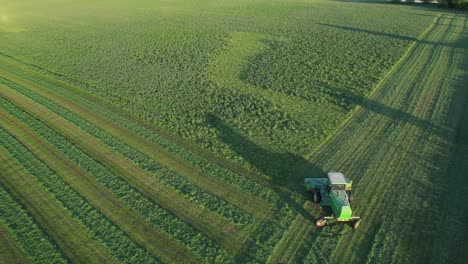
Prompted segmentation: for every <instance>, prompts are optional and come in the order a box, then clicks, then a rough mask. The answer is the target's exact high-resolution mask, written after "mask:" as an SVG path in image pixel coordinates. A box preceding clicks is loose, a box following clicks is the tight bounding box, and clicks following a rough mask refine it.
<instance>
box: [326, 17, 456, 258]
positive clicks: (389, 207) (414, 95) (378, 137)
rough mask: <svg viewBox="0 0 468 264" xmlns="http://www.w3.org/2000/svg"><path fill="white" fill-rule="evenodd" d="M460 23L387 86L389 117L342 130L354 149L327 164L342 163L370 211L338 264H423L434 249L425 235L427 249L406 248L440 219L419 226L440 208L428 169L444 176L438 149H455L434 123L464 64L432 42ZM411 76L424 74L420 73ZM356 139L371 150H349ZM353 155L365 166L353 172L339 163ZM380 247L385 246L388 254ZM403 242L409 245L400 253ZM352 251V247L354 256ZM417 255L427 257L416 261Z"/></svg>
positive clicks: (440, 30)
mask: <svg viewBox="0 0 468 264" xmlns="http://www.w3.org/2000/svg"><path fill="white" fill-rule="evenodd" d="M455 22H456V19H452V18H445V19H442V20H441V22H440V24H439V25H438V26H437V31H436V32H434V33H433V34H430V35H428V36H427V38H425V40H426V41H427V42H428V43H425V42H422V43H419V44H418V45H417V47H416V49H415V51H414V53H415V54H418V55H419V56H420V57H419V58H418V59H417V60H411V58H410V60H409V61H408V62H407V63H405V67H402V68H401V69H400V70H398V71H397V72H396V73H395V74H394V76H392V77H391V78H390V79H389V82H387V83H386V84H384V87H382V91H386V92H387V96H386V97H380V98H378V99H376V100H380V99H382V98H383V100H382V102H384V103H385V104H386V105H388V108H387V110H388V111H387V112H376V111H374V113H370V114H369V116H368V117H366V119H365V120H362V122H360V124H359V125H358V123H355V125H353V126H350V127H349V128H348V129H347V131H348V132H346V131H344V132H343V133H342V134H341V135H342V136H341V137H342V138H343V142H346V141H347V142H349V143H348V144H346V143H344V144H341V147H340V145H338V147H340V149H341V151H340V152H339V153H338V154H337V155H336V156H334V157H335V158H336V159H332V160H329V161H327V162H324V166H325V167H332V166H334V165H332V164H338V166H339V168H340V169H343V170H347V171H348V174H350V175H353V176H354V177H355V179H356V180H357V186H358V189H357V191H356V196H359V197H360V198H359V199H360V200H359V201H361V203H362V201H367V202H366V204H365V206H363V205H361V206H360V202H359V201H358V207H357V209H358V212H359V213H361V214H362V215H363V216H364V219H366V221H367V222H366V223H364V222H363V223H364V226H361V230H360V231H362V232H358V233H356V234H352V235H351V234H348V235H345V236H343V238H342V239H341V240H340V243H339V244H338V245H337V247H336V249H335V251H334V252H335V254H334V258H333V260H335V261H340V260H343V259H353V260H355V261H358V262H359V261H365V260H366V259H367V258H369V261H378V260H380V259H384V258H385V259H387V258H393V259H394V260H395V261H397V262H399V261H401V262H406V261H408V259H412V261H413V260H414V257H415V256H419V257H420V258H421V259H419V261H424V258H425V257H426V256H427V252H424V251H425V250H426V249H425V248H424V247H426V246H425V245H424V244H429V243H430V242H428V241H431V240H430V239H429V240H428V239H427V238H428V237H431V235H428V234H427V233H426V235H423V236H427V237H426V239H420V240H419V241H423V242H419V243H410V244H411V245H412V247H409V246H407V245H406V244H407V243H408V240H411V239H412V238H411V237H412V236H414V234H412V233H411V232H410V230H411V229H410V228H411V226H412V225H415V226H416V225H417V226H418V228H419V226H421V225H424V223H431V222H432V220H434V219H433V218H432V217H428V215H425V216H424V218H423V219H420V218H421V217H423V216H422V215H419V212H420V210H422V208H425V207H427V206H429V204H431V206H435V205H434V204H432V203H429V200H430V197H431V195H430V194H429V195H428V193H427V192H429V193H431V192H437V191H440V189H439V186H438V183H437V182H438V179H437V178H433V177H435V171H434V170H433V169H431V168H430V167H428V164H432V163H436V164H439V165H440V166H441V168H440V172H443V171H444V170H445V169H444V163H445V162H446V161H444V160H443V159H440V158H437V159H435V156H434V155H435V154H436V153H437V152H439V151H440V150H437V147H436V144H437V145H438V144H440V143H442V142H445V143H444V144H446V145H447V146H449V145H450V142H451V141H452V139H451V138H450V133H448V132H447V131H445V129H442V128H440V125H439V124H438V123H434V121H436V120H434V118H433V116H432V115H433V113H437V112H440V111H443V109H437V108H436V107H435V106H436V105H437V102H440V101H451V100H452V95H451V94H448V95H447V94H446V95H445V96H441V95H442V94H441V92H443V91H444V90H447V89H451V88H452V87H451V86H450V85H447V84H445V83H444V82H445V80H450V79H451V78H452V76H453V70H454V69H457V66H458V65H456V64H451V63H450V54H449V53H450V52H453V49H450V48H447V47H444V46H443V45H434V44H432V43H431V42H436V43H437V42H439V41H448V40H450V33H449V32H456V30H454V28H455V27H456V25H453V24H454V23H455ZM445 25H450V26H445ZM455 34H456V33H455ZM412 62H413V63H412ZM414 62H419V63H421V62H422V63H424V62H425V64H423V65H427V66H426V67H424V66H417V65H415V63H414ZM413 69H424V71H421V72H414V70H413ZM395 109H397V111H395ZM368 111H370V112H372V111H373V109H372V108H369V109H368ZM406 113H409V114H406ZM382 116H385V117H382ZM445 118H447V117H445ZM373 126H378V127H381V128H382V129H380V131H381V132H379V133H374V132H372V133H369V132H367V131H369V128H371V127H373ZM443 134H445V135H443ZM354 135H364V136H366V143H367V144H368V145H369V146H371V147H366V149H365V150H364V149H362V148H361V149H357V150H355V151H353V152H351V151H347V149H349V146H350V145H352V144H354V143H352V142H353V141H354V140H353V139H355V138H356V136H354ZM445 137H447V138H445ZM372 139H373V140H372ZM428 139H431V141H432V142H430V141H429V140H428ZM434 142H439V143H434ZM376 150H379V151H376ZM382 150H384V151H382ZM408 150H410V151H408ZM444 152H445V153H450V148H446V149H445V150H444ZM348 155H353V159H354V162H356V159H358V160H359V162H357V163H358V165H357V166H355V167H354V169H353V168H351V169H349V170H348V166H346V165H340V163H339V160H340V158H342V157H346V156H348ZM442 156H446V157H448V156H449V155H447V154H445V155H442ZM386 160H387V161H386ZM390 161H391V162H390ZM322 162H323V161H322ZM351 162H352V161H351ZM367 164H371V166H369V165H367ZM367 166H369V167H367ZM366 167H367V168H366ZM418 182H419V184H418ZM359 186H361V187H360V188H359ZM370 190H372V191H370ZM422 197H425V198H422ZM421 199H424V200H421ZM426 199H427V200H426ZM436 200H438V198H437V199H436ZM436 200H435V201H433V202H436ZM437 202H438V201H437ZM432 223H433V222H432ZM364 233H365V235H364ZM389 234H393V235H392V236H389ZM384 238H386V239H384ZM382 239H384V240H382ZM345 240H346V241H345ZM374 241H382V242H383V241H385V247H383V245H382V244H380V243H375V242H374ZM402 243H403V244H405V245H406V246H404V247H401V246H400V245H401V244H402ZM349 245H353V246H352V249H350V248H349ZM345 248H346V249H345ZM416 251H421V252H420V253H419V254H414V252H416ZM357 252H359V254H358V253H357ZM368 252H369V253H368Z"/></svg>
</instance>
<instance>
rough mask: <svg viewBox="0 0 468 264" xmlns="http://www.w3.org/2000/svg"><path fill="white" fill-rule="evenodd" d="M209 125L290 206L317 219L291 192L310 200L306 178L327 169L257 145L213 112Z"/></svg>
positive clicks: (322, 172) (309, 217)
mask: <svg viewBox="0 0 468 264" xmlns="http://www.w3.org/2000/svg"><path fill="white" fill-rule="evenodd" d="M206 121H207V122H208V125H209V126H211V127H214V128H216V129H217V130H218V132H219V133H218V137H219V139H220V140H221V141H223V142H224V143H226V144H227V145H228V146H229V147H230V148H231V149H232V150H234V151H235V152H236V153H237V154H238V155H240V156H242V157H243V158H244V159H245V160H246V161H247V162H248V163H249V164H251V165H252V166H253V167H254V168H255V169H256V170H258V171H259V172H261V173H262V174H263V175H265V176H267V177H268V178H269V184H268V185H269V186H268V187H269V188H271V189H273V190H274V191H275V192H276V193H277V194H278V195H279V196H280V197H281V199H282V200H283V201H285V202H286V203H287V204H288V205H289V207H290V208H291V209H292V210H294V211H296V212H298V213H300V214H302V215H303V216H304V217H305V218H306V219H309V220H310V221H313V222H314V221H315V218H314V217H313V216H312V215H311V214H310V212H308V211H307V210H306V209H304V207H303V205H302V204H299V203H297V202H296V201H295V200H294V199H292V198H291V193H297V194H300V195H302V196H303V197H304V198H305V199H307V200H309V201H310V200H311V194H310V193H308V192H306V191H305V188H304V186H303V184H302V182H303V181H304V178H306V177H323V176H324V175H325V173H324V171H323V170H322V169H321V168H319V167H317V166H315V165H314V164H312V163H310V162H308V161H307V160H306V159H304V158H303V157H301V156H298V155H294V154H291V153H276V152H272V151H270V150H268V149H265V148H263V147H261V146H258V145H257V144H255V143H254V142H252V141H251V140H249V139H248V138H247V137H246V136H244V135H242V134H241V133H240V132H238V131H237V130H236V129H234V128H232V127H231V126H229V125H228V124H227V123H226V122H225V121H224V120H222V119H221V118H220V117H218V116H217V115H214V114H210V115H208V116H207V118H206Z"/></svg>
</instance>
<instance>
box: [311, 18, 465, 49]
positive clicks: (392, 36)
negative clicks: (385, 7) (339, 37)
mask: <svg viewBox="0 0 468 264" xmlns="http://www.w3.org/2000/svg"><path fill="white" fill-rule="evenodd" d="M454 19H455V18H454ZM319 25H322V26H326V27H331V28H336V29H342V30H347V31H353V32H357V33H366V34H371V35H375V36H382V37H389V38H394V39H399V40H403V41H409V42H413V41H415V42H417V43H420V44H429V45H437V46H447V47H452V48H453V47H456V48H463V49H468V47H467V46H466V45H465V46H460V45H458V44H457V43H454V42H443V41H427V40H421V39H418V38H415V37H408V36H402V35H398V34H392V33H386V32H379V31H375V30H368V29H362V28H357V27H349V26H339V25H332V24H325V23H319ZM438 25H439V26H446V27H449V26H450V27H455V25H447V24H441V23H440V22H439V23H438Z"/></svg>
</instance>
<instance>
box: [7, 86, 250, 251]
mask: <svg viewBox="0 0 468 264" xmlns="http://www.w3.org/2000/svg"><path fill="white" fill-rule="evenodd" d="M0 87H4V89H2V90H0V95H2V96H3V97H5V98H6V99H8V100H10V101H11V102H13V103H15V104H16V105H18V106H19V107H20V108H22V109H24V110H25V111H26V112H28V113H29V114H31V115H33V116H35V117H36V118H37V119H39V120H41V121H42V122H43V123H44V124H47V125H48V126H50V127H51V128H52V129H54V130H55V131H56V132H57V133H59V134H61V135H62V136H64V137H66V138H68V139H69V140H70V141H71V142H72V143H74V144H76V145H77V146H78V147H80V148H81V149H82V150H83V151H84V152H86V153H88V154H89V155H90V156H91V157H93V158H94V159H96V160H98V161H99V162H100V163H102V164H103V165H104V166H106V167H107V168H108V169H109V170H111V171H112V172H114V173H115V174H116V175H118V176H119V177H121V178H122V179H124V180H125V181H127V182H128V183H129V184H130V185H132V186H133V187H134V188H135V189H137V190H139V191H140V192H141V193H143V194H144V195H145V196H146V197H148V198H150V199H151V200H153V201H154V202H156V203H158V204H159V205H160V206H161V207H163V208H165V209H166V210H168V211H170V212H171V213H173V214H174V215H176V216H177V217H179V218H180V219H181V220H182V221H184V222H186V223H188V224H190V225H192V226H194V227H195V228H196V229H198V230H200V231H201V232H203V233H205V234H206V235H207V236H208V237H211V238H212V239H214V240H216V241H218V242H219V243H220V244H221V245H223V246H224V247H225V249H226V250H227V251H228V252H229V253H231V254H236V253H237V252H238V251H239V250H240V249H241V248H242V247H243V245H244V244H245V242H246V240H247V238H248V235H247V234H246V233H244V232H243V231H241V230H239V228H238V227H237V226H235V225H234V224H232V223H230V222H229V221H227V220H225V219H223V218H221V217H219V216H218V215H216V214H214V213H213V212H211V211H209V210H207V209H205V208H201V207H199V206H197V205H195V204H193V203H191V202H190V201H188V200H187V199H185V198H182V197H181V196H180V195H179V194H178V193H177V192H176V191H175V190H173V189H171V188H168V187H167V186H165V185H164V184H162V183H160V182H159V181H157V180H156V179H155V178H154V177H152V176H151V175H150V174H148V173H147V172H146V171H145V170H143V169H141V168H140V167H138V166H137V165H135V164H134V163H132V162H130V161H129V160H127V159H125V158H124V157H123V156H121V155H120V154H118V153H116V152H114V151H112V150H111V149H110V148H109V147H107V146H106V145H104V144H103V143H101V142H100V141H98V140H96V139H95V138H93V137H91V136H90V135H89V134H87V133H86V132H84V131H82V130H80V129H79V128H77V127H76V126H74V125H72V124H70V123H69V122H67V121H66V120H64V119H63V118H62V117H60V116H58V115H56V114H54V113H52V112H51V111H49V110H48V109H46V108H44V107H43V106H41V105H39V104H37V103H36V102H34V101H32V100H30V99H28V98H26V97H24V96H23V95H21V94H19V93H17V92H15V91H13V90H11V89H10V88H8V87H6V86H4V85H0Z"/></svg>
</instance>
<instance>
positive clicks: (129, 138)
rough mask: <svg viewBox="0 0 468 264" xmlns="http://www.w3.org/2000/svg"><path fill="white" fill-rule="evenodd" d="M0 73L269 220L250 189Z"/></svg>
mask: <svg viewBox="0 0 468 264" xmlns="http://www.w3.org/2000/svg"><path fill="white" fill-rule="evenodd" d="M0 76H2V77H4V78H7V79H8V80H10V81H13V82H16V83H18V84H20V85H22V86H23V87H25V88H28V89H30V90H31V91H34V92H35V93H37V94H39V95H41V96H43V97H45V98H47V99H48V100H51V101H53V102H54V103H56V104H58V105H60V106H62V107H64V108H66V109H68V110H69V111H72V112H73V113H75V114H77V115H78V116H80V117H81V118H83V119H84V120H86V121H89V122H90V123H92V124H93V125H94V126H96V127H98V128H100V129H102V130H104V131H105V132H107V133H108V134H110V135H112V136H113V137H115V138H117V139H119V140H120V141H122V142H124V143H126V144H127V145H130V146H132V147H133V148H135V149H137V150H138V151H140V152H141V153H143V154H145V155H146V156H148V157H149V158H151V159H152V160H154V161H156V162H158V163H160V164H161V165H163V166H165V167H166V168H168V169H170V170H172V171H173V172H175V173H177V174H178V175H180V176H182V177H184V178H185V179H186V180H188V181H189V182H191V183H193V184H195V185H197V186H198V187H200V188H201V189H203V190H205V191H207V192H209V193H212V194H214V195H216V196H217V197H219V198H221V199H224V200H225V201H227V202H229V203H231V204H233V205H235V206H237V207H239V208H241V209H243V210H244V211H246V212H248V213H250V214H252V215H254V216H255V217H257V218H259V219H265V220H270V219H271V218H272V215H273V211H274V209H273V206H272V205H271V204H269V203H267V202H265V201H263V200H261V199H260V198H258V197H256V196H254V195H252V194H251V193H247V192H243V191H241V190H239V189H238V188H236V187H234V186H232V185H229V184H227V183H226V182H223V181H221V180H220V179H218V178H216V177H214V176H212V175H210V174H208V173H206V172H204V171H203V170H201V169H200V168H198V167H196V166H194V165H192V164H190V163H189V162H187V161H185V160H183V159H181V158H179V157H177V156H175V155H173V154H171V153H169V152H168V151H166V150H165V149H163V148H162V147H161V146H159V145H158V144H156V143H154V142H152V141H150V140H147V139H145V138H144V137H142V136H140V135H138V134H136V133H134V132H132V131H130V130H128V129H127V128H125V127H122V126H119V125H117V124H115V123H112V122H111V121H110V120H108V119H106V118H105V117H102V116H100V115H98V114H96V113H94V112H92V111H90V110H89V109H88V108H86V107H84V106H81V105H79V104H77V103H75V102H73V101H72V100H70V99H68V98H66V97H64V96H62V95H60V94H58V93H56V92H54V91H52V90H50V89H47V88H44V87H43V86H41V85H39V84H34V83H32V82H30V81H27V80H24V79H21V77H18V76H16V75H15V74H13V73H11V72H7V71H5V70H2V69H0Z"/></svg>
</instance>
